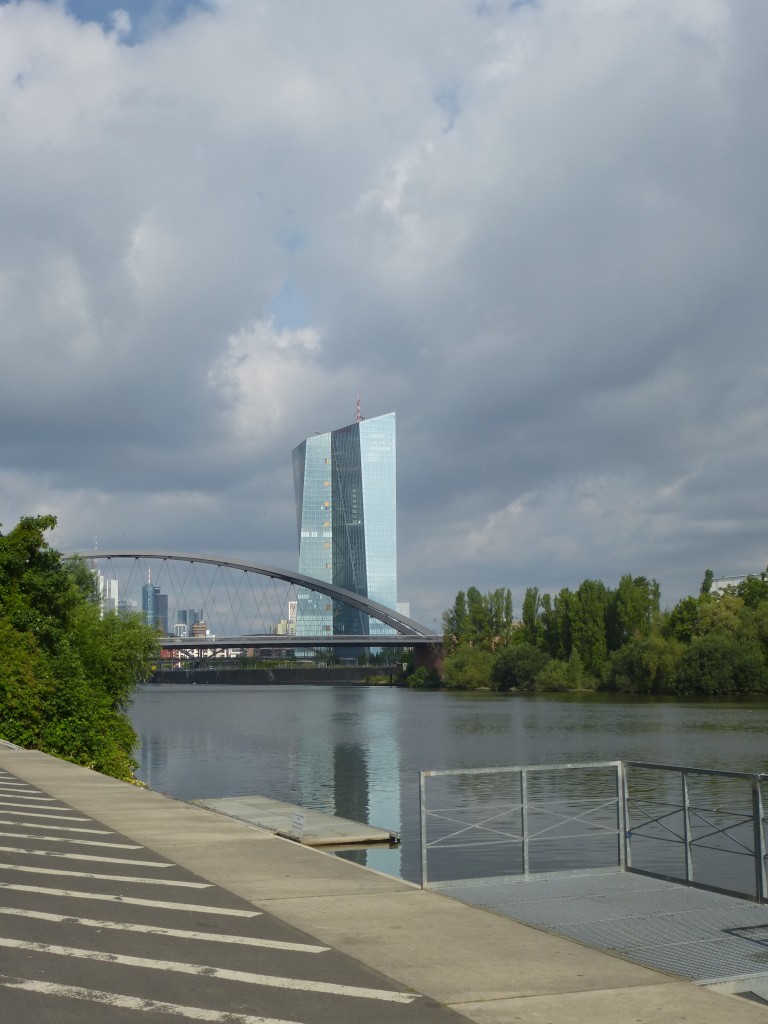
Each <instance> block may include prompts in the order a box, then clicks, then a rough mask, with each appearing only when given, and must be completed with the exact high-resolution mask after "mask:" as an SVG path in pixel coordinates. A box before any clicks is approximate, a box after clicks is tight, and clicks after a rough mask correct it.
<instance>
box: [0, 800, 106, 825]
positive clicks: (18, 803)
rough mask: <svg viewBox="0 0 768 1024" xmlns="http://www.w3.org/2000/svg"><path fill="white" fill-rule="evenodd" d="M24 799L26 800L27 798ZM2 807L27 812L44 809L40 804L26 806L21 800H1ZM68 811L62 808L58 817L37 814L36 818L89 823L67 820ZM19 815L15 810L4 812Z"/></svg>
mask: <svg viewBox="0 0 768 1024" xmlns="http://www.w3.org/2000/svg"><path fill="white" fill-rule="evenodd" d="M24 799H26V797H25V798H24ZM0 807H13V808H16V807H24V808H26V809H27V810H31V811H41V810H42V807H41V806H40V804H24V803H21V801H19V800H0ZM48 810H50V811H52V810H54V808H53V807H49V808H48ZM68 810H69V808H68V807H62V808H61V811H62V813H61V815H58V814H37V815H35V817H37V818H58V817H61V818H62V819H65V820H71V821H88V819H87V818H71V819H68V818H66V815H65V813H64V812H66V811H68ZM17 813H18V812H17V811H15V810H7V811H3V814H17Z"/></svg>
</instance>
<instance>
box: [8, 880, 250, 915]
mask: <svg viewBox="0 0 768 1024" xmlns="http://www.w3.org/2000/svg"><path fill="white" fill-rule="evenodd" d="M0 889H11V890H12V891H13V892H34V893H40V894H41V895H43V896H71V897H74V898H76V899H79V900H99V901H102V902H104V903H128V904H130V906H132V907H156V908H157V909H158V910H188V911H190V913H193V914H220V915H222V916H224V917H261V911H260V910H235V909H233V908H231V907H206V906H204V905H203V904H201V903H168V902H166V901H164V900H143V899H140V898H139V897H138V896H113V895H112V894H111V893H106V892H79V891H78V890H77V889H49V888H46V887H45V886H42V885H22V884H21V883H20V882H0Z"/></svg>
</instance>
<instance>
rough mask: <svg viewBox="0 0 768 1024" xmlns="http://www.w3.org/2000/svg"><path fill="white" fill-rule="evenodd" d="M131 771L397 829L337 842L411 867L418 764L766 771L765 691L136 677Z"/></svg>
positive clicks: (372, 858)
mask: <svg viewBox="0 0 768 1024" xmlns="http://www.w3.org/2000/svg"><path fill="white" fill-rule="evenodd" d="M131 718H132V720H133V723H134V727H135V728H136V731H137V732H138V734H139V739H140V748H139V750H138V753H137V756H138V759H139V761H140V765H141V767H140V769H139V771H138V772H137V774H138V776H139V778H141V779H143V780H144V781H146V782H147V783H148V784H149V786H150V787H151V788H152V789H154V790H157V791H158V792H162V793H168V794H169V795H171V796H175V797H178V798H180V799H184V800H190V799H194V798H198V797H199V798H203V797H222V796H245V795H249V794H254V793H258V794H261V795H264V796H269V797H273V798H275V799H278V800H285V801H288V802H290V803H295V804H300V805H302V806H304V807H309V808H314V809H317V810H324V811H328V812H330V813H333V814H338V815H339V816H341V817H345V818H351V819H353V820H356V821H367V822H370V824H372V825H378V826H381V827H385V828H391V829H393V830H396V831H398V832H400V833H401V834H402V839H403V842H402V845H401V846H400V847H398V848H396V849H375V848H371V849H368V850H364V851H355V852H354V853H349V854H346V856H349V857H350V858H352V859H355V860H358V861H359V862H360V863H364V864H367V866H369V867H373V868H376V869H378V870H381V871H385V872H387V873H388V874H395V875H398V874H399V875H402V877H404V878H408V879H411V880H413V881H416V880H418V878H419V872H420V853H419V810H418V773H419V771H420V770H421V769H426V768H432V769H437V768H467V767H469V768H478V767H491V766H500V765H517V764H519V765H525V764H546V763H562V762H575V761H605V760H614V759H619V758H623V759H625V760H638V761H652V762H657V763H664V764H680V765H693V766H696V767H706V768H721V769H727V770H730V771H746V772H757V771H768V703H766V702H762V703H758V702H739V703H724V702H696V703H693V702H680V701H671V700H670V701H667V700H652V699H648V698H633V699H628V698H617V697H613V696H611V697H605V696H599V697H598V696H594V695H590V696H583V695H582V696H573V695H571V696H560V695H558V696H519V695H501V694H485V693H483V694H478V693H450V692H443V691H440V692H424V693H422V692H419V691H413V690H403V689H397V688H390V687H349V686H338V687H333V686H331V687H321V686H242V687H222V686H210V687H206V686H147V687H144V688H142V689H141V690H139V692H138V693H137V694H136V696H135V699H134V704H133V708H132V711H131Z"/></svg>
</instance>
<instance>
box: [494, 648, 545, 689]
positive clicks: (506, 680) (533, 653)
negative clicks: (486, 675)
mask: <svg viewBox="0 0 768 1024" xmlns="http://www.w3.org/2000/svg"><path fill="white" fill-rule="evenodd" d="M549 661H550V657H549V655H548V654H546V653H545V652H544V651H542V650H540V649H539V648H538V647H534V646H533V644H529V643H527V642H526V643H522V644H515V645H514V646H513V647H506V648H505V649H504V650H503V651H501V652H500V654H498V655H497V657H496V660H495V662H494V664H493V670H492V672H491V683H492V686H493V689H494V690H512V689H517V690H535V689H536V677H537V676H538V674H539V673H540V672H541V670H542V669H543V668H544V666H545V665H546V664H547V663H548V662H549Z"/></svg>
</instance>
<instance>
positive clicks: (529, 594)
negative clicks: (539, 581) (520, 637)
mask: <svg viewBox="0 0 768 1024" xmlns="http://www.w3.org/2000/svg"><path fill="white" fill-rule="evenodd" d="M540 608H541V596H540V594H539V589H538V587H528V589H527V590H526V592H525V597H524V598H523V629H524V630H525V639H526V640H527V641H528V643H529V644H533V645H534V646H535V647H536V646H538V644H539V641H540V638H541V634H542V632H543V630H542V624H541V622H540V620H539V609H540Z"/></svg>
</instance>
